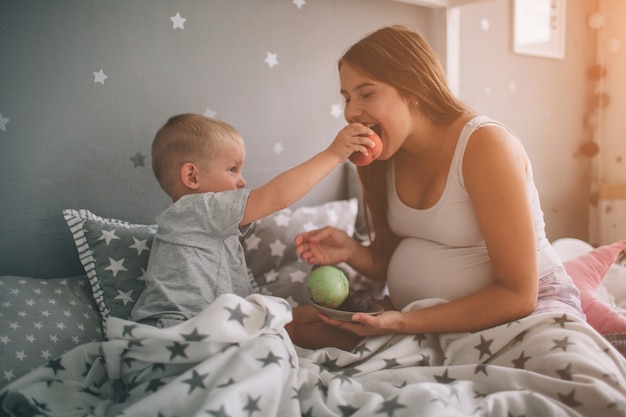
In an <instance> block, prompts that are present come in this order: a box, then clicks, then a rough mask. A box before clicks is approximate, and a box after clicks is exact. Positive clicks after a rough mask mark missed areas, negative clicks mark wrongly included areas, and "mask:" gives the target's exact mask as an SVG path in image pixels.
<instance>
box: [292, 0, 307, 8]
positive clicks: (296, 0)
mask: <svg viewBox="0 0 626 417" xmlns="http://www.w3.org/2000/svg"><path fill="white" fill-rule="evenodd" d="M292 3H293V4H295V5H296V6H297V7H298V9H301V8H302V7H303V6H304V5H305V4H306V0H293V1H292Z"/></svg>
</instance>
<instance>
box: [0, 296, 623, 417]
mask: <svg viewBox="0 0 626 417" xmlns="http://www.w3.org/2000/svg"><path fill="white" fill-rule="evenodd" d="M434 302H440V301H438V300H426V301H421V302H416V303H413V304H412V305H411V306H409V307H408V308H421V307H423V306H425V305H429V304H432V303H434ZM291 317H292V316H291V309H290V307H289V305H288V304H287V303H286V302H285V301H284V300H282V299H280V298H276V297H271V296H263V295H252V296H250V297H248V298H246V299H243V298H240V297H237V296H235V295H225V296H222V297H220V298H218V299H217V300H216V301H215V302H214V303H212V304H211V305H210V306H208V307H207V308H206V309H205V310H204V311H203V312H202V313H201V314H200V315H199V316H197V317H195V318H193V319H191V320H189V321H187V322H184V323H181V324H180V325H177V326H174V327H171V328H167V329H157V328H153V327H150V326H144V325H139V324H136V323H133V322H129V321H125V320H121V319H115V318H113V319H110V321H109V323H108V330H107V336H108V338H109V340H107V341H105V342H99V343H89V344H85V345H82V346H79V347H77V348H76V349H74V350H72V351H70V352H68V353H66V354H65V355H62V356H61V357H59V358H56V359H55V360H52V361H50V362H49V363H47V364H46V365H45V366H42V367H41V368H39V369H36V370H35V371H33V372H31V373H30V374H28V375H26V376H24V377H22V378H20V379H19V380H17V381H14V382H13V383H12V384H10V385H9V386H7V387H5V388H4V389H3V391H2V392H0V404H2V409H1V410H0V415H5V414H6V415H15V416H29V415H45V416H53V415H54V416H59V415H63V416H114V415H124V416H163V417H170V416H171V417H173V416H220V417H226V416H232V417H237V416H247V417H254V416H300V415H302V416H341V417H344V416H354V417H357V416H377V415H380V416H387V417H402V416H416V415H420V416H502V417H510V416H520V417H521V416H590V417H591V416H593V417H597V416H603V417H605V416H606V417H608V416H626V360H625V359H624V357H622V356H621V355H620V354H619V353H618V352H617V351H616V350H615V349H614V348H613V347H612V346H611V345H610V344H609V343H608V342H607V341H606V339H604V338H603V337H602V336H601V335H599V334H598V333H597V332H595V331H594V330H593V329H592V328H591V327H590V326H589V325H588V324H587V323H585V322H584V321H582V320H580V319H578V318H575V317H570V316H568V315H565V314H551V313H544V314H540V315H534V316H530V317H527V318H524V319H522V320H519V321H516V322H513V323H509V324H506V325H502V326H497V327H494V328H491V329H487V330H484V331H480V332H475V333H457V334H426V335H421V334H419V335H388V336H377V337H370V338H366V339H365V340H364V341H363V342H362V343H361V344H359V345H358V346H357V347H356V348H355V349H354V350H353V351H352V352H346V351H342V350H339V349H334V348H326V349H319V350H308V349H301V348H297V347H294V346H293V345H292V343H291V341H290V340H289V338H288V336H287V334H286V333H285V331H284V325H285V324H286V323H288V322H289V321H290V320H291Z"/></svg>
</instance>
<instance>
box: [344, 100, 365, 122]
mask: <svg viewBox="0 0 626 417" xmlns="http://www.w3.org/2000/svg"><path fill="white" fill-rule="evenodd" d="M362 113H363V111H362V110H361V108H360V107H359V106H357V105H356V103H352V102H350V103H346V106H345V107H344V109H343V116H344V117H345V118H346V122H348V123H353V122H354V121H355V120H356V119H357V118H358V117H359V116H360V115H361V114H362Z"/></svg>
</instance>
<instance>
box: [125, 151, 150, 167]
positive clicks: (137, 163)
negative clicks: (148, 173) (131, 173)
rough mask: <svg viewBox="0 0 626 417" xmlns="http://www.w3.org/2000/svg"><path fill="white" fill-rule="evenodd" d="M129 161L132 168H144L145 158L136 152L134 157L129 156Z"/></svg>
mask: <svg viewBox="0 0 626 417" xmlns="http://www.w3.org/2000/svg"><path fill="white" fill-rule="evenodd" d="M128 159H130V160H131V161H133V168H137V167H145V166H146V165H145V163H144V161H145V159H146V156H145V155H143V154H142V153H141V152H137V153H135V155H133V156H131V157H130V158H128Z"/></svg>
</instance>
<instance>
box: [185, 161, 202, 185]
mask: <svg viewBox="0 0 626 417" xmlns="http://www.w3.org/2000/svg"><path fill="white" fill-rule="evenodd" d="M180 181H181V182H182V184H183V185H184V186H185V187H186V188H189V189H190V190H197V189H198V187H200V183H199V182H198V167H197V166H196V165H195V164H193V163H191V162H185V163H184V164H183V166H182V167H181V168H180Z"/></svg>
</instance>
